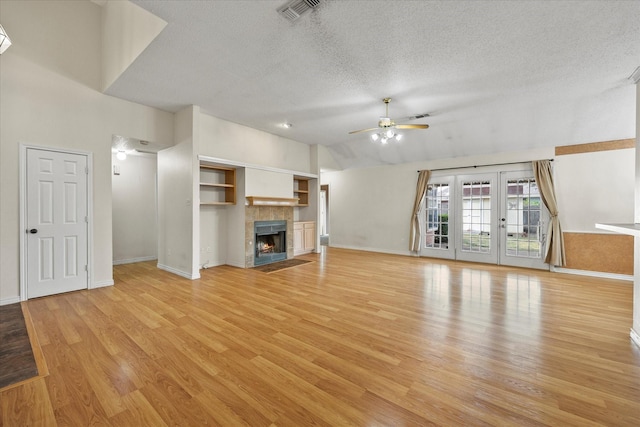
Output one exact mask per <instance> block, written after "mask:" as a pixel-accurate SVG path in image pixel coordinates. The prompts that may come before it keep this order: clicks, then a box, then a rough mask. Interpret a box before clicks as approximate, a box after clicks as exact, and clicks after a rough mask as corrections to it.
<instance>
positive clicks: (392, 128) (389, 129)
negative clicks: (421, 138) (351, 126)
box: [349, 98, 429, 144]
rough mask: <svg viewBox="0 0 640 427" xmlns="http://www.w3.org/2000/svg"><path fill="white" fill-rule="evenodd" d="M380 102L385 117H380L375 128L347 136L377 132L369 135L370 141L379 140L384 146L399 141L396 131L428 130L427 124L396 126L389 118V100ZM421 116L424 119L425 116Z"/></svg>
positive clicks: (399, 137)
mask: <svg viewBox="0 0 640 427" xmlns="http://www.w3.org/2000/svg"><path fill="white" fill-rule="evenodd" d="M382 102H384V105H385V116H384V117H380V119H379V120H378V127H377V128H369V129H361V130H354V131H351V132H349V134H350V135H351V134H354V133H362V132H371V131H377V132H376V133H373V134H372V135H371V139H372V140H373V141H378V140H380V142H381V143H382V144H386V143H387V142H388V141H389V140H395V141H400V139H401V138H402V134H400V133H398V132H397V129H428V128H429V125H427V124H396V123H395V121H394V120H393V119H391V118H390V117H389V102H391V98H384V99H383V100H382ZM422 116H423V117H425V116H426V115H422Z"/></svg>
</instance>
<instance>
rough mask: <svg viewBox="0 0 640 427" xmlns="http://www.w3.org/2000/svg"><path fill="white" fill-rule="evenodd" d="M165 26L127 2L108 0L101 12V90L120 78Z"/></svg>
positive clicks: (153, 16)
mask: <svg viewBox="0 0 640 427" xmlns="http://www.w3.org/2000/svg"><path fill="white" fill-rule="evenodd" d="M166 25H167V23H166V22H165V21H163V20H162V19H160V18H158V17H157V16H155V15H154V14H152V13H150V12H148V11H146V10H145V9H143V8H141V7H140V6H138V5H136V4H134V3H131V2H128V1H108V2H106V3H105V5H104V6H103V9H102V86H101V88H102V90H103V91H105V90H106V89H107V88H108V87H109V86H111V84H112V83H113V82H114V81H115V80H116V79H117V78H118V77H120V74H122V73H123V72H124V71H125V70H126V69H127V68H128V67H129V65H131V64H132V63H133V61H135V59H136V58H137V57H138V55H140V54H141V53H142V51H143V50H144V49H146V48H147V46H148V45H149V44H150V43H151V42H152V41H153V39H155V38H156V37H157V36H158V34H160V32H161V31H162V30H163V29H164V27H165V26H166Z"/></svg>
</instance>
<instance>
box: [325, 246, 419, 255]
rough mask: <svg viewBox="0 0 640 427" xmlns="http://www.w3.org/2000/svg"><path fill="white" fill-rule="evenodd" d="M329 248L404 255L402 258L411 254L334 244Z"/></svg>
mask: <svg viewBox="0 0 640 427" xmlns="http://www.w3.org/2000/svg"><path fill="white" fill-rule="evenodd" d="M329 247H331V248H339V249H351V250H354V251H365V252H376V253H379V254H389V255H404V256H410V255H411V252H409V251H408V250H406V251H390V250H387V249H380V248H366V247H359V246H348V245H334V244H330V245H329Z"/></svg>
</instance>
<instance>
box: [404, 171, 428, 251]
mask: <svg viewBox="0 0 640 427" xmlns="http://www.w3.org/2000/svg"><path fill="white" fill-rule="evenodd" d="M430 177H431V171H427V170H425V171H420V173H418V184H417V185H416V199H415V201H414V202H413V213H412V214H411V232H410V234H409V250H410V251H411V252H416V253H417V252H420V240H421V238H422V232H421V231H420V218H419V217H418V214H419V213H420V204H421V203H422V199H424V195H425V193H426V192H427V184H428V183H429V178H430Z"/></svg>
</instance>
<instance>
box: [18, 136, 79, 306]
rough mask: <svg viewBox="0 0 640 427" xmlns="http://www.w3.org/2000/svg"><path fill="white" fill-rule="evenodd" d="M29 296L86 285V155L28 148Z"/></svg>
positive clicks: (27, 230)
mask: <svg viewBox="0 0 640 427" xmlns="http://www.w3.org/2000/svg"><path fill="white" fill-rule="evenodd" d="M26 172H27V173H26V177H27V179H26V225H27V229H26V230H25V232H26V233H27V238H26V245H27V250H26V252H27V260H26V269H25V270H26V284H27V298H36V297H41V296H45V295H51V294H57V293H62V292H69V291H75V290H78V289H86V288H87V287H88V271H87V263H88V246H87V245H88V238H87V237H88V222H87V191H88V187H87V181H88V175H87V174H88V171H87V156H84V155H79V154H70V153H62V152H57V151H47V150H40V149H32V148H29V149H27V170H26Z"/></svg>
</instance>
